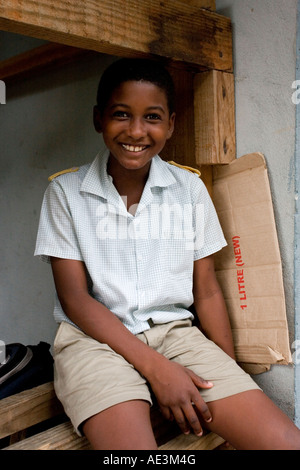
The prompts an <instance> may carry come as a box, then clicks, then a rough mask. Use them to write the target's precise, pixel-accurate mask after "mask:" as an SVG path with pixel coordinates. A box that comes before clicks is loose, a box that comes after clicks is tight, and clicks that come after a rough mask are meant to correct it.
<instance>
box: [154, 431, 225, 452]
mask: <svg viewBox="0 0 300 470" xmlns="http://www.w3.org/2000/svg"><path fill="white" fill-rule="evenodd" d="M224 442H225V440H224V439H223V438H222V437H220V436H218V435H217V434H214V433H213V432H210V433H208V434H205V435H204V436H202V437H197V436H195V434H188V435H185V434H180V435H179V436H177V437H175V438H174V439H172V440H170V441H169V442H167V443H166V444H163V445H162V446H160V447H159V450H213V449H216V447H218V446H220V445H221V444H223V443H224Z"/></svg>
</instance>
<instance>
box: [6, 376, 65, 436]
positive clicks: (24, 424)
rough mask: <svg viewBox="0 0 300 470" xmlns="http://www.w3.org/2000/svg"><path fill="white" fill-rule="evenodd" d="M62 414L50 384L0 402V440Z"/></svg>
mask: <svg viewBox="0 0 300 470" xmlns="http://www.w3.org/2000/svg"><path fill="white" fill-rule="evenodd" d="M62 413H63V409H62V406H61V404H60V402H59V401H58V399H57V397H56V395H55V392H54V389H53V384H52V382H49V383H46V384H43V385H40V386H38V387H35V388H33V389H30V390H25V391H24V392H21V393H18V394H16V395H12V396H10V397H7V398H3V399H2V400H1V401H0V438H1V439H2V438H3V437H6V436H9V435H11V434H14V433H16V432H18V431H22V430H23V429H26V428H28V427H30V426H33V425H34V424H37V423H40V422H42V421H45V420H46V419H49V418H52V417H54V416H57V415H59V414H62Z"/></svg>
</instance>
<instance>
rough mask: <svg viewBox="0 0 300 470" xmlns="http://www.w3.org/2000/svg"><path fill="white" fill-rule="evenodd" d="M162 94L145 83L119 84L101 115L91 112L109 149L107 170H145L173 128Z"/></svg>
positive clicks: (163, 94) (158, 89) (148, 83)
mask: <svg viewBox="0 0 300 470" xmlns="http://www.w3.org/2000/svg"><path fill="white" fill-rule="evenodd" d="M174 119H175V115H174V113H173V114H172V115H171V116H170V114H169V109H168V104H167V98H166V95H165V92H164V91H163V90H161V89H160V88H159V87H157V86H156V85H154V84H152V83H150V82H145V81H140V82H137V81H128V82H124V83H122V84H121V85H120V86H119V87H118V88H117V89H116V90H115V91H114V93H113V94H112V96H111V98H110V100H109V101H108V104H107V107H106V109H105V111H104V114H103V116H100V113H99V111H97V108H96V109H95V121H96V123H97V125H96V129H97V130H98V132H102V134H103V138H104V142H105V144H106V146H107V147H108V149H109V150H110V162H109V168H110V171H113V170H114V168H115V169H117V168H118V169H119V170H120V167H122V168H123V171H125V172H126V170H141V169H144V170H147V171H148V169H149V167H150V162H151V159H152V158H153V157H154V156H155V155H156V154H158V153H159V152H160V151H161V150H162V149H163V147H164V145H165V143H166V141H167V140H168V139H169V138H170V137H171V135H172V133H173V129H174Z"/></svg>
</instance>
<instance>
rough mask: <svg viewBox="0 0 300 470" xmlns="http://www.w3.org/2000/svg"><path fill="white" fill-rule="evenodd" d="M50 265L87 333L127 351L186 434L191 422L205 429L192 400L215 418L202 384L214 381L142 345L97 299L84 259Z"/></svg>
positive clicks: (66, 305)
mask: <svg viewBox="0 0 300 470" xmlns="http://www.w3.org/2000/svg"><path fill="white" fill-rule="evenodd" d="M51 265H52V271H53V276H54V281H55V286H56V291H57V295H58V297H59V300H60V302H61V305H62V308H63V310H64V312H65V313H66V315H67V316H68V317H69V318H70V319H71V320H72V321H73V322H74V323H75V324H76V325H77V326H79V328H81V329H82V330H83V331H84V332H85V333H86V334H87V335H89V336H91V337H92V338H94V339H96V340H97V341H99V342H101V343H105V344H108V345H109V346H110V347H111V348H112V349H113V350H114V351H116V352H117V353H118V354H120V355H122V356H123V357H124V358H125V359H126V360H127V361H128V362H129V363H131V364H132V365H133V366H134V367H135V368H136V369H137V370H138V371H139V372H140V373H141V374H142V375H143V376H144V377H145V378H146V379H147V380H148V382H149V383H150V385H151V388H152V390H153V392H154V394H155V396H156V398H157V401H158V403H159V405H160V408H161V411H162V412H163V414H164V416H165V417H166V418H167V419H168V418H171V417H172V416H173V417H174V418H175V420H176V421H177V423H178V425H179V426H180V428H181V430H182V432H184V433H187V432H188V431H189V425H190V427H191V428H192V429H193V430H194V432H195V434H198V435H199V434H200V433H202V427H201V424H200V421H199V418H198V415H197V413H196V412H195V409H194V407H193V406H192V403H194V404H195V407H196V408H197V409H198V411H199V413H200V414H201V415H202V416H203V418H204V419H205V420H207V421H210V420H211V414H210V411H209V409H208V406H207V405H206V403H205V402H204V400H203V399H202V397H201V395H200V393H199V390H198V388H210V387H211V386H212V384H211V383H209V382H207V381H205V380H203V379H202V378H201V377H198V376H197V375H196V374H194V373H193V372H192V371H190V370H188V369H186V368H184V367H182V366H181V365H180V364H177V363H175V362H173V361H169V360H168V359H166V358H165V357H164V356H163V355H161V354H159V353H158V352H156V351H155V350H154V349H152V348H150V347H149V346H148V345H147V344H145V343H143V341H141V340H139V339H138V338H137V337H136V336H135V335H133V334H132V333H131V332H130V331H129V330H128V329H127V328H126V327H125V326H124V325H123V323H122V322H121V321H120V320H119V319H118V318H117V317H116V316H115V315H114V314H113V313H112V312H111V311H110V310H109V309H107V308H106V307H105V306H104V305H103V304H101V303H100V302H98V301H97V300H95V299H94V298H92V297H91V296H90V295H89V293H88V288H87V278H86V269H85V265H84V263H83V262H81V261H76V260H69V259H61V258H51Z"/></svg>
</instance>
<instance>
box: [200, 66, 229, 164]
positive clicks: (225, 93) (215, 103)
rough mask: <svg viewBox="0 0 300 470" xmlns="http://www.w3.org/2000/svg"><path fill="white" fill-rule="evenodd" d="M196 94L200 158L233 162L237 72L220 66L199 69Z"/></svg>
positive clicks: (201, 161)
mask: <svg viewBox="0 0 300 470" xmlns="http://www.w3.org/2000/svg"><path fill="white" fill-rule="evenodd" d="M194 95H195V96H194V99H195V104H194V112H195V146H196V149H195V153H196V162H197V163H198V165H216V164H223V163H230V162H231V161H232V160H234V159H235V156H236V149H235V109H234V77H233V75H232V74H230V73H226V72H219V71H216V70H213V71H209V72H203V73H197V74H196V75H195V81H194Z"/></svg>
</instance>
